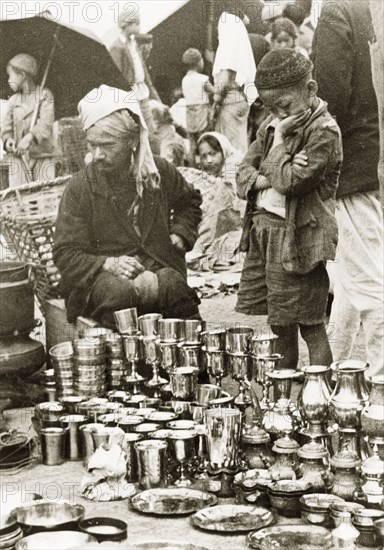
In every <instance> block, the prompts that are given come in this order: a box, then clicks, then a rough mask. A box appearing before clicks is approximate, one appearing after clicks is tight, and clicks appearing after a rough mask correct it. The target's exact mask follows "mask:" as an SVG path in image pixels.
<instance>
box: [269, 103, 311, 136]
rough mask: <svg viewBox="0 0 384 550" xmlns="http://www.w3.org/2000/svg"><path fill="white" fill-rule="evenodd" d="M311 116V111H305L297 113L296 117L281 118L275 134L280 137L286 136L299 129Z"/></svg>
mask: <svg viewBox="0 0 384 550" xmlns="http://www.w3.org/2000/svg"><path fill="white" fill-rule="evenodd" d="M311 114H312V111H311V109H307V110H306V111H303V112H302V113H299V114H297V115H292V116H289V117H287V118H283V119H282V120H280V122H279V123H278V125H277V126H276V128H275V133H277V134H280V136H281V137H286V136H288V135H289V134H291V133H292V132H294V131H295V130H297V128H300V126H302V125H303V124H304V123H305V122H306V121H307V120H308V119H309V117H310V116H311Z"/></svg>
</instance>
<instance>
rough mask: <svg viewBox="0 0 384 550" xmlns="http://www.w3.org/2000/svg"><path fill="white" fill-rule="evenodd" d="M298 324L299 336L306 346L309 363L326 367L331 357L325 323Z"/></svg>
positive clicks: (330, 361)
mask: <svg viewBox="0 0 384 550" xmlns="http://www.w3.org/2000/svg"><path fill="white" fill-rule="evenodd" d="M299 326H300V333H301V336H302V337H303V339H304V340H305V343H306V344H307V347H308V351H309V364H310V365H324V366H326V367H328V366H329V365H330V364H331V363H332V360H333V359H332V352H331V347H330V345H329V341H328V336H327V332H326V330H325V324H324V323H321V324H319V325H299Z"/></svg>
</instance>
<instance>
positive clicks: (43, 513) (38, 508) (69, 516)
mask: <svg viewBox="0 0 384 550" xmlns="http://www.w3.org/2000/svg"><path fill="white" fill-rule="evenodd" d="M84 513H85V508H84V506H81V504H72V503H71V502H67V501H57V502H53V501H51V500H37V501H35V502H32V503H29V504H25V505H23V506H20V507H19V508H16V510H15V515H16V519H17V523H19V524H20V525H21V526H22V528H23V530H24V532H26V531H31V530H34V531H35V532H38V531H47V530H52V529H57V528H58V527H64V526H65V527H71V526H73V528H74V529H75V528H76V527H77V524H78V522H79V521H80V520H81V519H83V517H84ZM51 548H54V546H53V547H52V546H51ZM64 548H65V547H64Z"/></svg>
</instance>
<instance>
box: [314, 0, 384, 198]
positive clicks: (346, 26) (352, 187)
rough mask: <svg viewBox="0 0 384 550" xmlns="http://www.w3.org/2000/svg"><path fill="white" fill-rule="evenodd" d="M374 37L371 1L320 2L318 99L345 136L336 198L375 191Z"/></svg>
mask: <svg viewBox="0 0 384 550" xmlns="http://www.w3.org/2000/svg"><path fill="white" fill-rule="evenodd" d="M380 1H382V0H380ZM373 37H374V31H373V26H372V20H371V15H370V11H369V0H337V1H336V2H335V0H324V3H323V7H322V10H321V14H320V18H319V23H318V26H317V29H316V32H315V36H314V39H313V45H312V60H313V63H314V78H315V80H316V81H317V83H318V85H319V97H321V98H322V99H324V100H325V101H326V102H327V103H328V110H329V112H330V113H331V115H333V116H335V117H336V121H337V123H338V125H339V127H340V129H341V133H342V136H343V149H344V162H343V168H342V170H341V175H340V181H339V188H338V193H337V196H338V197H340V196H343V195H348V194H351V193H359V192H368V191H373V190H376V189H378V188H379V182H378V177H377V163H378V160H379V127H378V108H377V100H376V95H375V91H374V88H373V83H372V72H371V58H370V51H369V41H371V40H372V39H373Z"/></svg>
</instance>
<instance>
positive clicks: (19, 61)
mask: <svg viewBox="0 0 384 550" xmlns="http://www.w3.org/2000/svg"><path fill="white" fill-rule="evenodd" d="M8 65H10V66H11V67H13V68H14V69H18V70H19V71H24V72H25V73H28V74H30V75H32V76H36V75H37V71H38V69H39V67H38V64H37V61H36V59H35V58H34V57H32V55H29V53H19V54H18V55H15V57H12V59H11V60H10V61H9V62H8Z"/></svg>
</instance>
